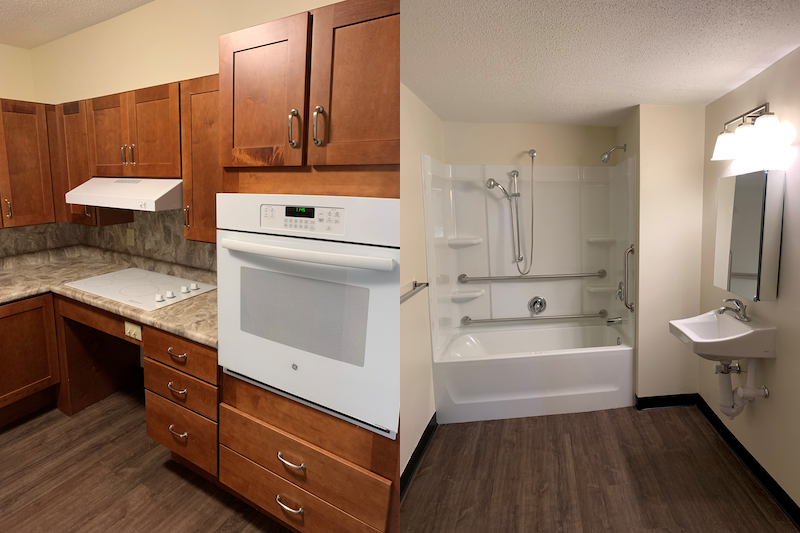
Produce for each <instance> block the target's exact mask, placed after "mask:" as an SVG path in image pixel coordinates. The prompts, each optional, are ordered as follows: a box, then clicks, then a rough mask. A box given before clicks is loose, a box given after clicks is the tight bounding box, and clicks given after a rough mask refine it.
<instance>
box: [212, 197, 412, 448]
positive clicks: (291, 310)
mask: <svg viewBox="0 0 800 533" xmlns="http://www.w3.org/2000/svg"><path fill="white" fill-rule="evenodd" d="M217 227H218V231H217V262H218V264H217V274H218V281H217V285H218V291H217V292H218V311H219V348H218V351H219V364H220V365H221V366H222V367H223V368H224V370H225V372H227V373H229V374H231V375H234V376H237V377H239V378H242V379H246V380H249V381H251V382H252V383H255V384H256V385H259V386H262V387H266V388H268V389H271V390H273V391H275V392H277V393H279V394H283V395H286V396H289V397H291V398H293V399H296V400H298V401H301V402H303V403H306V404H308V405H311V406H313V407H316V408H318V409H321V410H323V411H326V412H328V413H330V414H333V415H334V416H338V417H340V418H344V419H346V420H349V421H351V422H353V423H355V424H358V425H360V426H362V427H365V428H367V429H370V430H372V431H375V432H377V433H380V434H382V435H384V436H387V437H390V438H395V436H396V434H397V430H398V424H399V410H400V301H399V293H400V289H399V287H400V266H399V261H400V200H397V199H386V198H355V197H342V196H300V195H271V194H270V195H262V194H219V195H217Z"/></svg>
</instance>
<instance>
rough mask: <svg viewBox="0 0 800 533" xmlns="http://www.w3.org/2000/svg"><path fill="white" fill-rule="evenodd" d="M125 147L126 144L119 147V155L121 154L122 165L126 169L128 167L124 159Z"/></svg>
mask: <svg viewBox="0 0 800 533" xmlns="http://www.w3.org/2000/svg"><path fill="white" fill-rule="evenodd" d="M127 147H128V145H127V144H123V145H122V146H120V147H119V153H120V154H122V164H123V165H125V166H126V167H127V166H128V160H127V159H125V148H127Z"/></svg>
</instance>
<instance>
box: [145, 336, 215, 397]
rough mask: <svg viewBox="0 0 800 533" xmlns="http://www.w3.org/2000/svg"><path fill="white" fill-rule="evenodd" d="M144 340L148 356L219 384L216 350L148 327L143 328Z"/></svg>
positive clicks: (213, 383)
mask: <svg viewBox="0 0 800 533" xmlns="http://www.w3.org/2000/svg"><path fill="white" fill-rule="evenodd" d="M142 341H143V343H144V354H145V355H146V356H147V357H150V358H151V359H155V360H156V361H158V362H159V363H163V364H165V365H167V366H171V367H172V368H177V369H178V370H180V371H182V372H186V373H187V374H191V375H192V376H194V377H196V378H200V379H202V380H203V381H207V382H209V383H211V384H212V385H216V384H217V352H216V350H213V349H211V348H209V347H208V346H203V345H202V344H197V343H196V342H192V341H190V340H187V339H184V338H181V337H178V336H176V335H171V334H169V333H165V332H163V331H160V330H157V329H153V328H148V327H145V328H143V332H142Z"/></svg>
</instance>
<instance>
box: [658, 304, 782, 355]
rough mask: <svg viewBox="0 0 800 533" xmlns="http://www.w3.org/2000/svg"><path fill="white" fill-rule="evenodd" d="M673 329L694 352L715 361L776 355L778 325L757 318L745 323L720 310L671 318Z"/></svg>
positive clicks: (671, 330)
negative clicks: (680, 318) (721, 313)
mask: <svg viewBox="0 0 800 533" xmlns="http://www.w3.org/2000/svg"><path fill="white" fill-rule="evenodd" d="M669 331H670V332H671V333H672V334H673V335H675V336H676V337H678V338H679V339H680V340H681V341H682V342H683V343H684V344H686V346H688V347H689V349H690V350H692V351H693V352H694V353H696V354H697V355H699V356H700V357H703V358H705V359H710V360H712V361H732V360H733V359H745V358H761V359H763V358H773V357H775V333H776V331H777V328H776V327H775V326H770V325H769V324H765V323H763V322H760V321H758V320H756V319H755V318H753V319H751V321H750V322H742V321H740V320H737V319H736V318H734V317H732V316H730V315H728V314H724V315H720V314H718V313H717V312H716V311H709V312H708V313H704V314H702V315H699V316H694V317H692V318H685V319H683V320H670V322H669Z"/></svg>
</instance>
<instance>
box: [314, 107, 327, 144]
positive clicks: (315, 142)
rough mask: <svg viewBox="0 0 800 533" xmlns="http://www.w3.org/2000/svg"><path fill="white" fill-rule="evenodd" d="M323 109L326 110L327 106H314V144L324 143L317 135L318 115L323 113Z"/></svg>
mask: <svg viewBox="0 0 800 533" xmlns="http://www.w3.org/2000/svg"><path fill="white" fill-rule="evenodd" d="M323 111H325V108H324V107H322V106H321V105H318V106H317V107H315V108H314V128H313V130H314V133H313V136H314V146H320V145H322V141H321V140H320V139H319V137H318V136H317V117H319V114H320V113H322V112H323Z"/></svg>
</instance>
